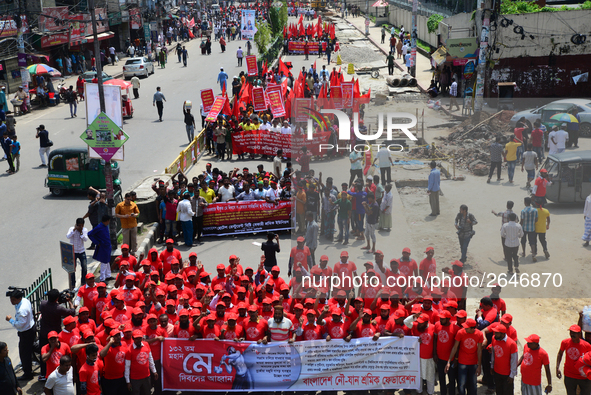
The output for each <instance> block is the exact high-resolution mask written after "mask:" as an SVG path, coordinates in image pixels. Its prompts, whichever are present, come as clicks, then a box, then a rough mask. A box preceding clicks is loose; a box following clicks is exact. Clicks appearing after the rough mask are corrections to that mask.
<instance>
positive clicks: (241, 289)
mask: <svg viewBox="0 0 591 395" xmlns="http://www.w3.org/2000/svg"><path fill="white" fill-rule="evenodd" d="M236 293H237V294H238V293H246V288H244V287H237V288H236Z"/></svg>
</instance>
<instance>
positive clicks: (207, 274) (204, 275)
mask: <svg viewBox="0 0 591 395" xmlns="http://www.w3.org/2000/svg"><path fill="white" fill-rule="evenodd" d="M207 276H209V273H207V272H201V273H199V278H203V277H207Z"/></svg>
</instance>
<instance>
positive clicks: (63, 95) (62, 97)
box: [57, 80, 68, 102]
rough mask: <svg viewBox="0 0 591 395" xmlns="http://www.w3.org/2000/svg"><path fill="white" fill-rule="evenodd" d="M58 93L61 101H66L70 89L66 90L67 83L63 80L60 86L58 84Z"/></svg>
mask: <svg viewBox="0 0 591 395" xmlns="http://www.w3.org/2000/svg"><path fill="white" fill-rule="evenodd" d="M57 91H58V92H59V97H60V100H62V101H64V102H65V101H66V98H67V92H68V88H66V81H65V80H62V81H61V82H60V83H59V84H57Z"/></svg>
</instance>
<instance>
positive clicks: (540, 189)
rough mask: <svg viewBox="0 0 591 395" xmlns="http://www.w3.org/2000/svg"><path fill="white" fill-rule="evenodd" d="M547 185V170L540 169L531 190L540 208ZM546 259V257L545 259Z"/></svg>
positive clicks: (544, 200) (544, 203)
mask: <svg viewBox="0 0 591 395" xmlns="http://www.w3.org/2000/svg"><path fill="white" fill-rule="evenodd" d="M548 185H552V181H551V180H550V175H549V174H548V170H546V169H541V170H540V174H539V176H538V178H536V180H535V181H534V187H533V188H532V191H533V195H534V202H535V203H538V205H540V206H541V207H544V205H546V188H547V187H548ZM546 258H547V257H546Z"/></svg>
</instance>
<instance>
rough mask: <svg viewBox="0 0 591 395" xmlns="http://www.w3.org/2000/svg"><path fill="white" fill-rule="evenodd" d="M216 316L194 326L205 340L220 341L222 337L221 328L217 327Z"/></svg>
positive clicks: (211, 316) (208, 317)
mask: <svg viewBox="0 0 591 395" xmlns="http://www.w3.org/2000/svg"><path fill="white" fill-rule="evenodd" d="M216 319H217V318H216V316H215V314H213V313H212V314H209V315H208V316H206V317H204V318H203V319H202V320H201V321H200V323H199V324H196V325H194V327H195V330H196V331H197V332H198V333H200V334H201V337H202V338H203V339H213V340H219V339H220V336H221V335H222V331H221V327H220V326H218V325H216Z"/></svg>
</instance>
